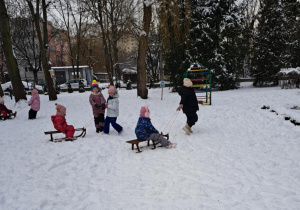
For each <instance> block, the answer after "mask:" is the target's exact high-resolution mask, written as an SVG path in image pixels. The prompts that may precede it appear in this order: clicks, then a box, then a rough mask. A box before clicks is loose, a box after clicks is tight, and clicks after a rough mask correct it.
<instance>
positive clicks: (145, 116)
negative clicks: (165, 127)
mask: <svg viewBox="0 0 300 210" xmlns="http://www.w3.org/2000/svg"><path fill="white" fill-rule="evenodd" d="M135 135H136V137H137V138H138V139H139V140H150V139H151V140H153V141H154V142H156V143H160V144H161V145H162V146H163V147H166V148H167V149H172V148H175V147H176V144H175V143H171V142H170V141H168V140H167V139H166V138H164V136H163V135H161V134H159V132H158V131H157V130H156V128H155V127H154V126H153V125H152V123H151V119H150V110H149V108H148V106H143V107H141V110H140V117H139V120H138V123H137V125H136V128H135Z"/></svg>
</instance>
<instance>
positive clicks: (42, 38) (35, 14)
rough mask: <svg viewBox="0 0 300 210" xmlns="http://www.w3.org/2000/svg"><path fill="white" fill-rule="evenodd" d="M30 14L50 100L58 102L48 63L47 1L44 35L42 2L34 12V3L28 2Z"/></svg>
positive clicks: (38, 3)
mask: <svg viewBox="0 0 300 210" xmlns="http://www.w3.org/2000/svg"><path fill="white" fill-rule="evenodd" d="M27 3H28V6H29V9H30V13H31V16H32V19H33V21H34V24H35V28H36V32H37V36H38V40H39V43H40V50H41V60H42V67H43V72H44V76H45V81H46V85H47V88H48V95H49V100H50V101H54V100H57V95H56V91H55V89H54V85H53V80H52V78H51V76H50V72H49V70H50V65H49V63H48V59H47V53H46V49H47V48H48V29H47V24H48V23H47V6H46V2H45V0H42V8H43V34H42V31H41V28H40V16H39V8H40V0H37V1H36V8H35V10H36V11H35V10H34V8H33V5H32V2H31V1H30V0H27Z"/></svg>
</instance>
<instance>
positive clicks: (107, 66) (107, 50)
mask: <svg viewBox="0 0 300 210" xmlns="http://www.w3.org/2000/svg"><path fill="white" fill-rule="evenodd" d="M102 11H103V4H102V3H101V2H100V1H98V14H99V25H100V27H101V31H102V41H103V46H104V54H105V63H106V71H107V74H108V78H109V83H110V84H111V85H113V84H114V83H113V80H112V75H111V69H112V67H111V62H110V53H109V49H108V43H107V37H106V36H108V34H106V30H105V29H104V21H103V16H102Z"/></svg>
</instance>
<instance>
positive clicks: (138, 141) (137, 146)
mask: <svg viewBox="0 0 300 210" xmlns="http://www.w3.org/2000/svg"><path fill="white" fill-rule="evenodd" d="M161 135H163V136H165V137H167V139H168V140H169V134H165V135H164V134H162V133H161ZM145 141H147V146H150V141H152V145H153V148H151V149H155V148H156V145H157V144H158V143H155V142H154V140H151V139H150V140H147V139H146V140H139V139H133V140H129V141H126V142H127V143H129V144H131V149H132V150H134V145H136V148H137V150H138V151H137V152H136V153H140V152H142V151H141V150H140V147H139V143H141V142H145Z"/></svg>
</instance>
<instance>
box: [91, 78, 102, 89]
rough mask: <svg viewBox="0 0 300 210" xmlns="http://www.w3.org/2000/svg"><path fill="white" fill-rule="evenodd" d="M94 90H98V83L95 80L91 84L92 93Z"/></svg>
mask: <svg viewBox="0 0 300 210" xmlns="http://www.w3.org/2000/svg"><path fill="white" fill-rule="evenodd" d="M94 88H98V90H99V89H100V88H99V85H98V82H97V81H96V80H93V83H92V91H93V89H94Z"/></svg>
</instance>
